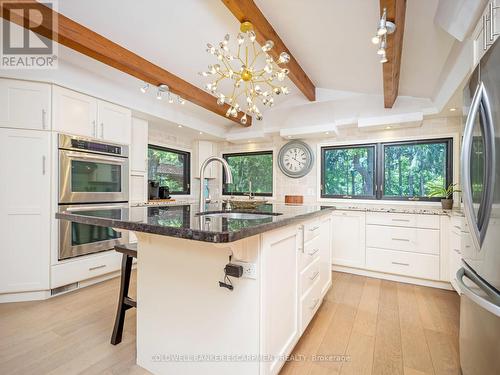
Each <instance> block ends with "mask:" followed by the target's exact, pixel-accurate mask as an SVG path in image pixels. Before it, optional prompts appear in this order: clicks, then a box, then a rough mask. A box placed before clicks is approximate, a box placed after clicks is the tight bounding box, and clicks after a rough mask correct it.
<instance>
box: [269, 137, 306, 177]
mask: <svg viewBox="0 0 500 375" xmlns="http://www.w3.org/2000/svg"><path fill="white" fill-rule="evenodd" d="M313 164H314V152H313V150H312V149H311V147H310V146H309V145H308V144H307V143H305V142H302V141H296V140H294V141H290V142H288V143H287V144H285V145H284V146H283V147H282V148H281V150H280V152H279V154H278V166H279V167H280V169H281V171H282V172H283V173H284V174H285V175H287V176H288V177H291V178H300V177H304V176H305V175H306V174H308V173H309V172H310V171H311V168H312V166H313Z"/></svg>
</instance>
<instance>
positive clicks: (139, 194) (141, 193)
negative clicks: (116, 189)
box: [129, 173, 148, 205]
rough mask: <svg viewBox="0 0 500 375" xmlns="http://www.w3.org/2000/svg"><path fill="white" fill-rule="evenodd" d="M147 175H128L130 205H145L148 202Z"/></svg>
mask: <svg viewBox="0 0 500 375" xmlns="http://www.w3.org/2000/svg"><path fill="white" fill-rule="evenodd" d="M147 186H148V185H147V175H146V174H144V173H137V174H136V173H133V174H131V175H130V189H129V190H130V197H129V202H130V204H132V205H135V204H138V203H146V202H147V201H148V189H147Z"/></svg>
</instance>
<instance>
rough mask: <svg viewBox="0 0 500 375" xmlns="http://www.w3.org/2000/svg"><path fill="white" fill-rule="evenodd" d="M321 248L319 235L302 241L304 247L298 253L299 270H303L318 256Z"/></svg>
mask: <svg viewBox="0 0 500 375" xmlns="http://www.w3.org/2000/svg"><path fill="white" fill-rule="evenodd" d="M320 250H321V237H314V238H313V239H312V240H310V241H307V242H305V243H304V248H303V249H302V253H301V254H300V270H303V269H304V268H306V267H307V266H308V265H310V264H311V262H312V261H313V260H315V259H316V258H318V257H319V254H320Z"/></svg>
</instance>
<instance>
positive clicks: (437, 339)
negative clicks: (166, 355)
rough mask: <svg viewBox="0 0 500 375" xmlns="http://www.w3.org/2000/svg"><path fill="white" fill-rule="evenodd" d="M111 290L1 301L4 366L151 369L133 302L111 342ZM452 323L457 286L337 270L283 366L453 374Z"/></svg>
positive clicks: (313, 371)
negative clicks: (139, 352)
mask: <svg viewBox="0 0 500 375" xmlns="http://www.w3.org/2000/svg"><path fill="white" fill-rule="evenodd" d="M132 282H133V284H135V275H134V276H133V280H132ZM132 290H135V285H133V286H132ZM117 295H118V279H113V280H109V281H106V282H104V283H101V284H98V285H94V286H91V287H88V288H85V289H82V290H79V291H77V292H74V293H69V294H66V295H62V296H59V297H56V298H53V299H50V300H47V301H41V302H25V303H12V304H0V374H23V375H24V374H37V375H40V374H65V375H68V374H108V375H110V374H147V373H148V372H147V371H145V370H143V369H141V368H140V367H138V366H136V365H135V327H136V326H135V316H136V315H135V310H134V309H131V310H129V311H128V312H127V318H126V321H125V330H124V334H123V341H122V343H121V344H119V345H117V346H113V345H111V344H110V343H109V340H110V335H111V330H112V326H113V320H114V315H115V309H116V300H117ZM131 295H132V296H134V292H133V291H132V292H131ZM458 324H459V298H458V295H457V294H456V293H454V292H450V291H444V290H439V289H432V288H426V287H420V286H414V285H408V284H401V283H396V282H391V281H384V280H378V279H373V278H367V277H362V276H356V275H350V274H345V273H336V272H335V273H333V287H332V289H331V290H330V291H329V293H328V294H327V297H326V299H325V301H324V302H323V305H322V306H321V308H320V309H319V311H318V314H317V315H316V317H315V318H314V319H313V321H312V322H311V324H310V325H309V327H308V329H307V330H306V332H305V333H304V335H303V337H302V338H301V340H300V341H299V343H298V344H297V346H296V348H295V351H294V353H293V354H294V358H292V359H296V360H291V361H290V362H288V363H287V364H286V365H285V367H284V368H283V370H282V371H281V375H291V374H293V375H327V374H328V375H330V374H332V375H333V374H342V375H344V374H353V375H361V374H377V375H378V374H384V375H386V374H387V375H389V374H404V375H432V374H435V375H441V374H453V375H455V374H459V358H458ZM304 358H305V360H304Z"/></svg>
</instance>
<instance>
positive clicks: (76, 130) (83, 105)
mask: <svg viewBox="0 0 500 375" xmlns="http://www.w3.org/2000/svg"><path fill="white" fill-rule="evenodd" d="M52 93H53V100H52V113H53V117H54V124H53V129H54V130H56V131H58V132H61V133H68V134H74V135H81V136H84V137H93V138H97V136H98V135H97V100H96V98H93V97H91V96H88V95H84V94H81V93H79V92H76V91H73V90H68V89H65V88H63V87H60V86H54V87H53V91H52Z"/></svg>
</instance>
